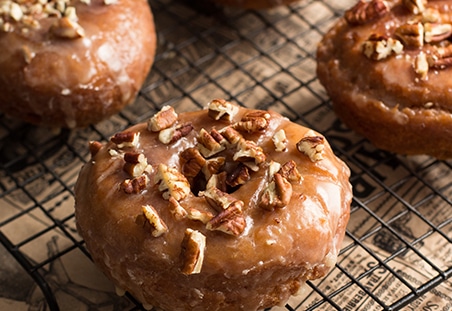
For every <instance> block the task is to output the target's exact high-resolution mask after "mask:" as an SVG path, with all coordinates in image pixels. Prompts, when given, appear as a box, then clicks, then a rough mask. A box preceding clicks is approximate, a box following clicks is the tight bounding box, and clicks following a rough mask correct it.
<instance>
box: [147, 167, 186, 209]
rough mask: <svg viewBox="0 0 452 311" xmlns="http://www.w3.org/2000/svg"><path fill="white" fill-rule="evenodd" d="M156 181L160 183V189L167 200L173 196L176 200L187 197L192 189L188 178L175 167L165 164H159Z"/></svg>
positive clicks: (157, 183)
mask: <svg viewBox="0 0 452 311" xmlns="http://www.w3.org/2000/svg"><path fill="white" fill-rule="evenodd" d="M154 183H155V184H156V185H158V189H159V191H160V192H162V196H163V198H164V199H165V200H169V198H170V197H173V198H174V199H175V200H176V201H180V200H182V199H184V198H185V197H187V196H188V194H189V193H190V191H191V189H190V183H189V182H188V180H187V178H185V176H184V175H182V174H181V173H180V172H179V171H177V170H176V169H175V168H171V167H168V166H167V165H165V164H159V166H158V168H157V173H156V175H155V177H154Z"/></svg>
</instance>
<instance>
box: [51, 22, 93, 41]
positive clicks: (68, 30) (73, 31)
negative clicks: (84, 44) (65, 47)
mask: <svg viewBox="0 0 452 311" xmlns="http://www.w3.org/2000/svg"><path fill="white" fill-rule="evenodd" d="M50 32H51V33H52V34H54V35H55V36H57V37H59V38H64V39H77V38H82V37H84V36H85V31H84V30H83V28H82V27H81V26H80V25H79V24H78V23H77V22H76V21H74V20H71V19H70V18H68V17H63V18H60V19H57V20H56V21H55V23H54V24H53V25H52V26H51V27H50Z"/></svg>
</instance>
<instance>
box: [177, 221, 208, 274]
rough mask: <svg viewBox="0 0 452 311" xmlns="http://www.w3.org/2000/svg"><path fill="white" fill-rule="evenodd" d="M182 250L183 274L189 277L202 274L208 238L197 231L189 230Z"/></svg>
mask: <svg viewBox="0 0 452 311" xmlns="http://www.w3.org/2000/svg"><path fill="white" fill-rule="evenodd" d="M181 248H182V250H181V253H180V258H181V260H182V263H183V264H182V268H181V272H182V273H183V274H187V275H189V274H196V273H200V272H201V268H202V264H203V261H204V251H205V248H206V237H205V236H204V235H203V234H202V233H201V232H199V231H197V230H192V229H189V228H187V229H186V230H185V235H184V239H183V240H182V245H181Z"/></svg>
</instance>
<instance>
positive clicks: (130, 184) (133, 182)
mask: <svg viewBox="0 0 452 311" xmlns="http://www.w3.org/2000/svg"><path fill="white" fill-rule="evenodd" d="M148 182H149V178H148V177H147V176H146V175H141V176H138V177H135V178H133V179H126V180H124V181H123V182H122V184H121V188H122V190H124V192H125V193H127V194H132V193H134V194H137V193H140V192H141V191H143V190H145V189H146V186H147V184H148Z"/></svg>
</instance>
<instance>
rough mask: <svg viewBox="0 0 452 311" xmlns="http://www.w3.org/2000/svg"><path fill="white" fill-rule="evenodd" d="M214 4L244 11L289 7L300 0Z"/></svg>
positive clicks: (236, 0)
mask: <svg viewBox="0 0 452 311" xmlns="http://www.w3.org/2000/svg"><path fill="white" fill-rule="evenodd" d="M211 1H213V2H214V3H217V4H220V5H225V6H232V7H237V8H242V9H269V8H273V7H276V6H280V5H289V4H291V3H293V2H297V1H299V0H211Z"/></svg>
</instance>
